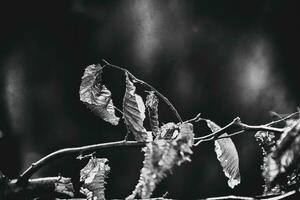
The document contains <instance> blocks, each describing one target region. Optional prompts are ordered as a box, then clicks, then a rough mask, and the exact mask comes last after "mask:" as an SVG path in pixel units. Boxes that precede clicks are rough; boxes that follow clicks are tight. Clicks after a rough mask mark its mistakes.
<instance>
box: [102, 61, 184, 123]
mask: <svg viewBox="0 0 300 200" xmlns="http://www.w3.org/2000/svg"><path fill="white" fill-rule="evenodd" d="M102 61H103V62H104V63H105V65H106V66H110V67H113V68H116V69H119V70H121V71H123V72H127V73H128V74H129V75H130V76H131V77H132V78H133V79H134V80H135V81H136V82H138V83H140V84H141V85H144V86H146V87H148V88H150V89H151V90H153V91H154V92H155V93H156V94H157V95H158V96H159V97H160V98H161V99H162V100H164V102H166V104H167V105H168V106H169V107H170V109H171V110H172V111H173V113H174V114H175V116H176V118H177V119H178V121H179V122H183V120H182V118H181V116H180V115H179V113H178V111H177V110H176V108H175V107H174V106H173V104H172V103H171V102H170V101H169V99H168V98H167V97H165V96H164V95H163V94H161V93H160V92H159V91H157V89H155V88H154V87H153V86H152V85H150V84H149V83H147V82H145V81H143V80H141V79H138V78H137V77H135V76H134V75H133V74H132V73H131V72H130V71H128V70H127V69H124V68H122V67H119V66H117V65H113V64H110V63H109V62H107V61H106V60H104V59H102Z"/></svg>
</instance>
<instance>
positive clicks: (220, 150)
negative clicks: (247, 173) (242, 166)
mask: <svg viewBox="0 0 300 200" xmlns="http://www.w3.org/2000/svg"><path fill="white" fill-rule="evenodd" d="M206 123H207V126H208V127H209V128H210V129H211V131H212V132H216V131H218V130H219V129H221V128H220V127H219V126H218V125H217V124H216V123H214V122H213V121H211V120H206ZM226 135H228V134H227V133H223V134H222V135H221V136H226ZM215 152H216V154H217V158H218V160H219V162H220V163H221V166H222V167H223V171H224V174H225V176H226V177H227V178H228V179H229V180H228V185H229V187H231V188H234V187H235V186H236V185H238V184H239V183H240V182H241V176H240V170H239V156H238V153H237V150H236V148H235V145H234V143H233V142H232V140H231V139H230V138H223V139H218V140H215Z"/></svg>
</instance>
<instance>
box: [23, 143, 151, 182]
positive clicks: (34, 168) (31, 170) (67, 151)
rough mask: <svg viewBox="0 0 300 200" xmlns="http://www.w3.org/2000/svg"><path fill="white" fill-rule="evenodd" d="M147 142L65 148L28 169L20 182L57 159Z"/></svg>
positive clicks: (141, 144)
mask: <svg viewBox="0 0 300 200" xmlns="http://www.w3.org/2000/svg"><path fill="white" fill-rule="evenodd" d="M145 144H146V142H137V141H125V140H122V141H117V142H108V143H101V144H93V145H87V146H82V147H73V148H65V149H60V150H58V151H55V152H53V153H51V154H48V155H47V156H45V157H43V158H41V159H40V160H38V161H37V162H35V163H32V165H31V166H30V167H29V168H28V169H26V170H25V171H24V172H23V173H22V174H21V175H20V176H19V178H18V182H20V183H22V182H25V183H26V181H27V180H28V178H30V177H31V176H32V175H33V174H34V173H35V172H36V171H38V170H39V169H40V168H41V167H43V166H44V165H45V164H47V163H48V162H49V161H51V160H54V159H57V158H58V157H60V156H63V155H66V154H73V153H82V152H85V151H93V150H96V149H103V148H111V147H118V146H144V145H145Z"/></svg>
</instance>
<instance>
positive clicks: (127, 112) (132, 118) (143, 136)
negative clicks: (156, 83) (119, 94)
mask: <svg viewBox="0 0 300 200" xmlns="http://www.w3.org/2000/svg"><path fill="white" fill-rule="evenodd" d="M125 75H126V91H125V95H124V99H123V112H124V121H125V123H126V125H127V127H128V128H129V130H130V131H131V132H132V133H133V135H134V137H135V139H136V140H137V141H152V134H150V133H149V132H147V131H146V129H145V128H144V125H143V123H144V119H145V117H146V116H145V105H144V102H143V99H142V97H141V96H140V95H138V94H136V93H135V90H136V88H135V86H134V85H133V83H132V82H131V80H130V79H129V77H128V74H127V73H125Z"/></svg>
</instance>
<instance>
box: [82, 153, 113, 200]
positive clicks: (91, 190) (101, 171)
mask: <svg viewBox="0 0 300 200" xmlns="http://www.w3.org/2000/svg"><path fill="white" fill-rule="evenodd" d="M107 161H108V160H107V159H106V158H94V157H92V158H91V159H90V160H89V162H88V163H87V165H86V166H85V167H84V168H83V169H81V170H80V181H81V182H83V186H82V187H81V192H82V193H83V194H85V195H86V196H87V199H88V200H103V199H105V195H104V190H105V184H106V182H105V178H106V177H107V175H108V173H109V171H110V167H109V166H108V165H107V164H106V162H107Z"/></svg>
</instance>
